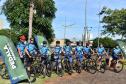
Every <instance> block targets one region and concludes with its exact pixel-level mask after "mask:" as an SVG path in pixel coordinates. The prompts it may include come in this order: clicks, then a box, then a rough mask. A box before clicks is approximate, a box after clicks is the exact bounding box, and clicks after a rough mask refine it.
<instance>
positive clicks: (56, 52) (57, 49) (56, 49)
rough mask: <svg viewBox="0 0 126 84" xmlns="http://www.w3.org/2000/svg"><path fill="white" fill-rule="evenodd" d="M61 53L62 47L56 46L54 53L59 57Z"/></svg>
mask: <svg viewBox="0 0 126 84" xmlns="http://www.w3.org/2000/svg"><path fill="white" fill-rule="evenodd" d="M61 51H62V47H60V46H56V47H55V48H54V53H55V54H57V55H59V54H60V53H61Z"/></svg>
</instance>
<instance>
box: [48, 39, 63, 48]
mask: <svg viewBox="0 0 126 84" xmlns="http://www.w3.org/2000/svg"><path fill="white" fill-rule="evenodd" d="M56 41H60V45H61V46H64V43H65V42H64V40H63V39H61V40H58V39H55V40H54V41H53V42H52V43H51V44H50V46H51V47H54V46H55V45H56Z"/></svg>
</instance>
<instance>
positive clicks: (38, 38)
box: [35, 35, 47, 48]
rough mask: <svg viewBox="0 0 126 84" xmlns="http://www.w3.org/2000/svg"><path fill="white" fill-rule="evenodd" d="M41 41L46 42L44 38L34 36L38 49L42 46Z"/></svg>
mask: <svg viewBox="0 0 126 84" xmlns="http://www.w3.org/2000/svg"><path fill="white" fill-rule="evenodd" d="M43 41H47V40H46V38H45V37H44V36H42V35H41V36H40V35H36V36H35V42H36V43H37V46H38V48H40V46H41V45H42V43H43Z"/></svg>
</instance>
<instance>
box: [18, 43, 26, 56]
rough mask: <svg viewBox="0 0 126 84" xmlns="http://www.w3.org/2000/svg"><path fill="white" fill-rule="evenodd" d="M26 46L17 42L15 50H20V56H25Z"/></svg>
mask: <svg viewBox="0 0 126 84" xmlns="http://www.w3.org/2000/svg"><path fill="white" fill-rule="evenodd" d="M25 47H26V45H25V44H24V43H23V42H19V43H18V44H17V49H20V51H21V54H22V56H23V55H24V54H25Z"/></svg>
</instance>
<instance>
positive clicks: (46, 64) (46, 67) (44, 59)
mask: <svg viewBox="0 0 126 84" xmlns="http://www.w3.org/2000/svg"><path fill="white" fill-rule="evenodd" d="M40 72H41V74H42V75H43V78H45V76H46V75H47V76H48V77H51V74H52V63H51V61H50V60H49V56H41V61H40Z"/></svg>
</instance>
